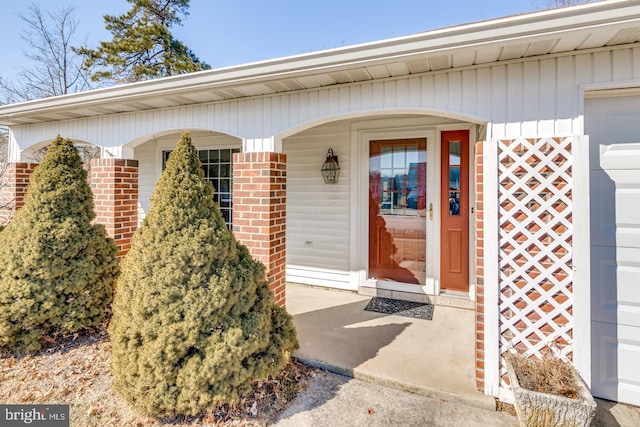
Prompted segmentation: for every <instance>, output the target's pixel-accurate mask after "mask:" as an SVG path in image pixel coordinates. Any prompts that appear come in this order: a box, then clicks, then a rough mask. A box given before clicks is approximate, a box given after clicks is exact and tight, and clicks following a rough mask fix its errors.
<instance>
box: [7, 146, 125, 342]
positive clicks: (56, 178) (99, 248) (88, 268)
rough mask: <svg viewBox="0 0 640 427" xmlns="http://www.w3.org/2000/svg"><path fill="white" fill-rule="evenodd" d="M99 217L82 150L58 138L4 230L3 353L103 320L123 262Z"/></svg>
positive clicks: (97, 323) (90, 325)
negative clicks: (117, 257)
mask: <svg viewBox="0 0 640 427" xmlns="http://www.w3.org/2000/svg"><path fill="white" fill-rule="evenodd" d="M94 217H95V212H94V210H93V194H92V192H91V188H90V187H89V184H88V182H87V172H86V171H85V170H84V169H83V168H82V160H81V159H80V156H79V155H78V151H77V150H76V148H75V147H74V146H73V142H72V141H71V140H68V139H67V140H63V139H62V138H61V137H60V136H58V137H57V138H56V139H55V141H54V142H53V144H51V146H50V148H49V150H48V152H47V155H46V156H45V158H44V159H43V161H42V162H41V163H40V165H39V166H38V167H37V168H36V169H35V171H34V172H33V174H32V175H31V179H30V184H29V187H28V188H27V194H26V196H25V201H24V205H23V207H22V208H21V209H19V210H18V211H17V212H16V213H15V216H14V218H13V220H12V221H11V222H9V224H8V225H7V227H6V228H5V229H4V230H3V231H2V233H0V350H2V351H33V350H37V349H39V348H40V347H41V345H42V340H43V338H44V337H45V336H51V335H55V334H62V335H65V334H69V333H73V332H77V331H79V330H81V329H83V328H85V327H95V326H99V325H100V324H101V322H102V320H103V318H104V317H105V314H106V312H107V310H108V308H109V306H110V304H111V301H112V299H113V282H114V280H115V278H116V276H117V273H118V262H117V259H116V257H115V256H116V245H115V243H114V242H113V240H112V239H109V238H108V237H107V235H106V231H105V228H104V226H102V225H97V224H96V225H93V224H92V223H91V221H92V220H93V219H94Z"/></svg>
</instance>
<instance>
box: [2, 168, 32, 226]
mask: <svg viewBox="0 0 640 427" xmlns="http://www.w3.org/2000/svg"><path fill="white" fill-rule="evenodd" d="M36 166H38V164H37V163H22V162H20V163H3V164H0V175H1V176H0V225H5V224H7V223H8V222H9V221H10V220H11V218H13V215H14V213H15V212H16V211H17V210H18V209H20V208H21V207H22V205H24V196H25V195H26V194H27V186H28V185H29V177H30V176H31V173H32V172H33V170H34V169H35V168H36Z"/></svg>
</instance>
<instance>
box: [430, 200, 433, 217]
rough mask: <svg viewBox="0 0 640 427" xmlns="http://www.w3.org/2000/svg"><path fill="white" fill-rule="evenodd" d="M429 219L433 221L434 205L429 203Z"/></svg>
mask: <svg viewBox="0 0 640 427" xmlns="http://www.w3.org/2000/svg"><path fill="white" fill-rule="evenodd" d="M429 219H433V203H429Z"/></svg>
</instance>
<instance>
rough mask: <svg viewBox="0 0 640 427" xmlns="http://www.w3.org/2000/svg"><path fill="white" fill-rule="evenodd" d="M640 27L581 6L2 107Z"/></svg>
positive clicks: (624, 11) (0, 113)
mask: <svg viewBox="0 0 640 427" xmlns="http://www.w3.org/2000/svg"><path fill="white" fill-rule="evenodd" d="M636 22H637V23H638V24H640V0H609V1H602V2H596V3H587V4H584V5H579V6H574V7H569V8H564V9H555V10H548V11H542V12H534V13H528V14H523V15H515V16H511V17H506V18H499V19H494V20H489V21H481V22H476V23H471V24H465V25H460V26H456V27H449V28H443V29H439V30H433V31H428V32H425V33H419V34H414V35H409V36H404V37H398V38H393V39H388V40H383V41H378V42H371V43H365V44H360V45H354V46H349V47H343V48H336V49H330V50H325V51H320V52H313V53H308V54H303V55H296V56H290V57H284V58H279V59H273V60H267V61H261V62H255V63H250V64H244V65H239V66H232V67H225V68H219V69H215V70H206V71H199V72H195V73H190V74H183V75H179V76H171V77H165V78H160V79H155V80H147V81H143V82H136V83H130V84H124V85H119V86H112V87H107V88H100V89H95V90H91V91H87V92H79V93H73V94H67V95H62V96H58V97H52V98H45V99H39V100H34V101H27V102H23V103H19V104H10V105H5V106H0V123H2V121H3V118H4V119H9V120H11V119H12V118H21V117H28V116H32V115H38V114H42V113H50V112H53V111H60V112H64V111H65V110H68V109H71V108H88V107H91V106H96V105H105V103H107V104H108V103H121V102H128V101H132V100H143V99H144V98H153V97H163V96H168V95H177V94H180V93H184V92H191V91H200V90H214V89H223V88H225V87H230V86H231V87H232V86H238V85H240V84H257V83H265V82H268V81H274V80H279V79H284V78H296V77H302V76H305V75H312V74H318V73H322V72H327V73H328V72H334V71H339V70H341V69H349V68H353V67H354V66H368V65H375V64H379V63H385V62H391V61H393V60H398V59H403V58H406V59H410V58H411V57H412V56H416V55H428V54H436V53H438V54H445V53H453V52H455V51H458V50H463V49H470V48H474V49H477V48H481V47H482V46H483V45H495V44H500V43H508V42H513V41H514V40H520V41H524V40H525V39H526V40H535V39H539V38H543V37H548V36H549V35H562V34H564V33H568V32H574V31H585V30H592V29H597V28H598V27H601V26H612V25H613V26H616V25H620V26H624V25H626V26H628V25H629V23H636Z"/></svg>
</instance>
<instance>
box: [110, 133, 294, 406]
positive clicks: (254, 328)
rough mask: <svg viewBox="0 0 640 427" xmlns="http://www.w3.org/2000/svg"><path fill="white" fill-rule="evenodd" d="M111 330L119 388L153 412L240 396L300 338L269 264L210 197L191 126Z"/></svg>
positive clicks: (139, 238) (127, 273)
mask: <svg viewBox="0 0 640 427" xmlns="http://www.w3.org/2000/svg"><path fill="white" fill-rule="evenodd" d="M109 334H110V336H111V371H112V373H113V376H114V385H113V386H114V388H115V389H116V390H117V391H118V392H119V393H120V394H121V395H122V396H123V397H124V398H125V399H126V400H127V401H128V402H130V403H131V404H132V405H133V406H134V407H136V408H137V409H139V410H141V411H142V412H144V413H147V414H149V415H155V416H160V415H174V414H185V415H195V414H198V413H202V412H204V411H206V410H208V409H211V408H212V407H213V405H216V404H219V403H233V402H237V401H238V399H239V398H240V397H241V396H242V395H244V394H246V393H247V392H249V391H250V390H251V382H252V381H253V380H260V379H265V378H267V377H268V376H270V375H275V374H277V373H278V372H279V371H280V369H281V368H282V367H283V366H284V364H285V362H286V361H287V360H288V357H289V355H290V354H291V352H292V351H293V350H294V349H296V348H297V346H298V342H297V339H296V334H295V329H294V327H293V323H292V319H291V316H289V314H288V313H287V312H286V311H285V310H284V309H283V308H281V307H279V306H277V305H276V304H275V303H274V298H273V293H272V292H271V291H270V290H269V287H268V284H267V281H266V279H265V270H264V266H263V265H262V264H261V263H259V262H257V261H255V260H253V259H252V258H251V256H250V254H249V252H248V250H247V248H246V247H245V246H243V245H241V244H239V243H238V242H237V241H236V240H235V238H234V236H233V235H232V233H231V232H230V231H229V230H228V228H227V226H226V224H225V222H224V219H223V217H222V214H221V213H220V210H219V209H218V207H217V206H216V204H215V203H214V200H213V188H212V186H211V184H209V183H207V182H206V181H205V179H204V177H203V172H202V170H201V164H200V160H199V159H198V153H197V151H196V149H195V148H194V146H193V144H192V142H191V138H190V136H189V134H188V132H185V133H184V134H183V135H182V138H181V139H180V141H179V142H178V145H177V147H176V149H175V151H173V152H172V153H171V156H170V157H169V160H168V163H167V166H166V169H165V170H164V172H163V173H162V176H161V177H160V179H159V181H158V182H157V184H156V188H155V191H154V193H153V195H152V197H151V208H150V209H149V212H148V214H147V215H146V217H145V219H144V221H143V223H142V225H141V227H140V228H138V230H137V231H136V233H135V235H134V237H133V242H132V247H131V250H130V251H129V253H128V254H127V255H126V257H125V259H124V260H123V262H122V265H121V275H120V278H119V279H118V290H117V292H116V296H115V301H114V305H113V318H112V321H111V324H110V326H109Z"/></svg>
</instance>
